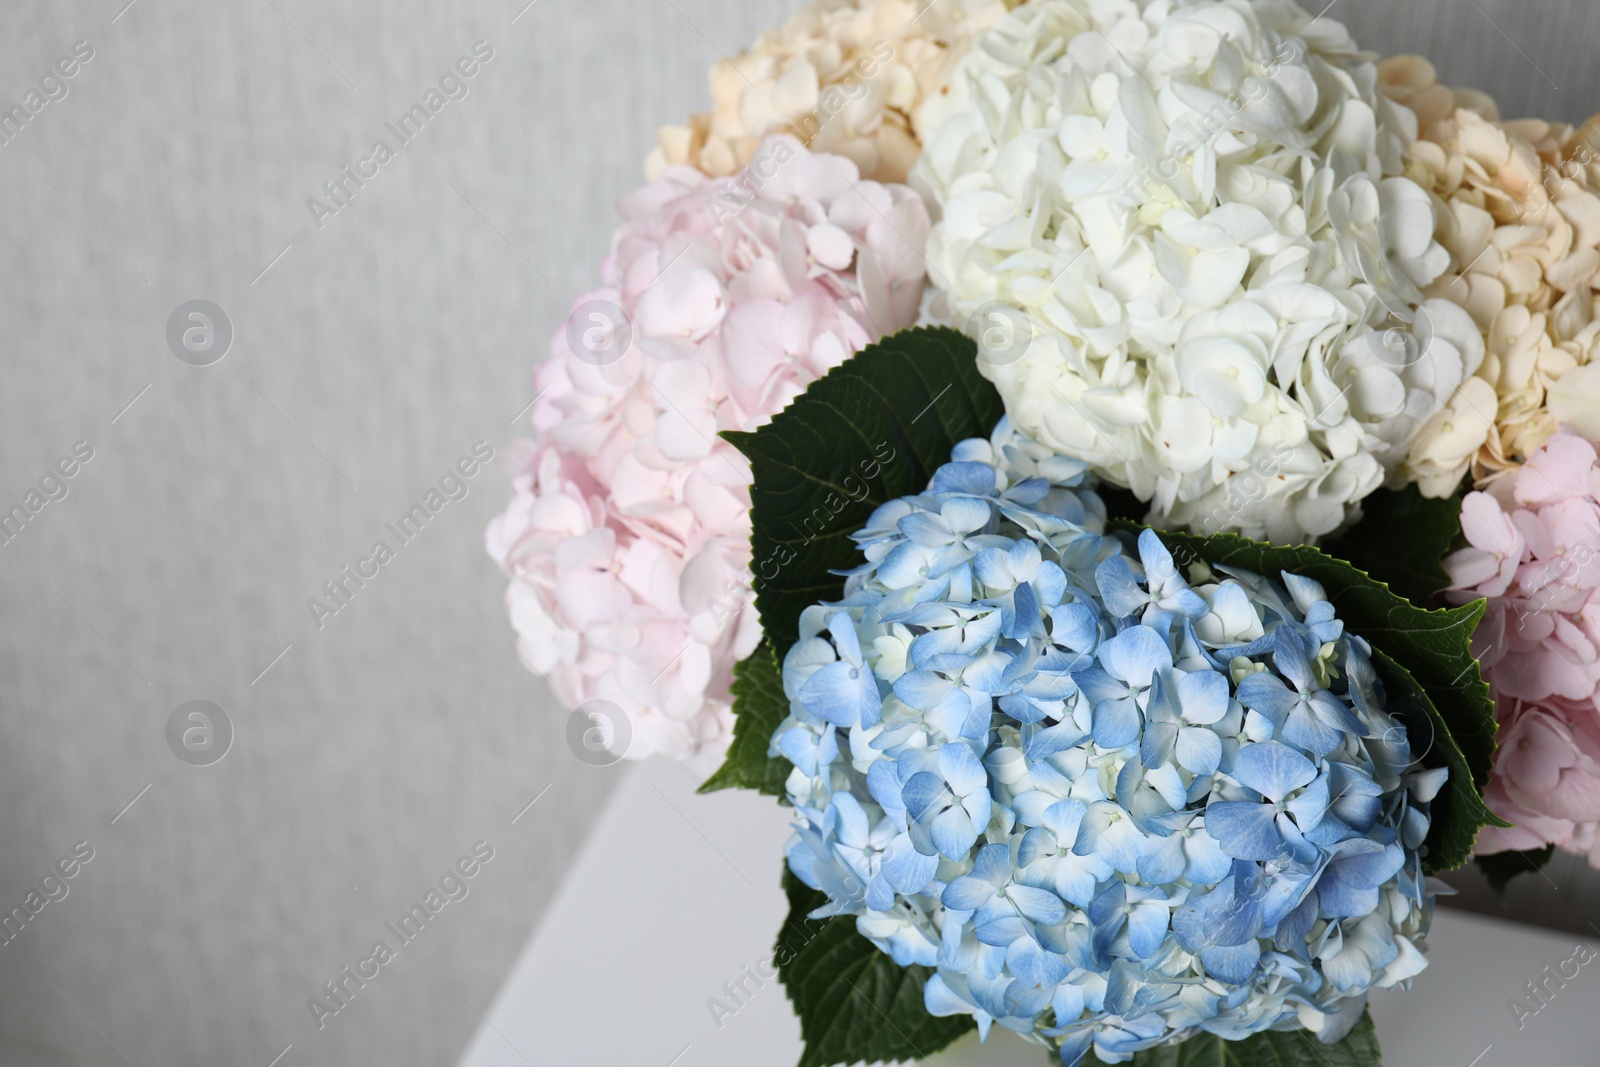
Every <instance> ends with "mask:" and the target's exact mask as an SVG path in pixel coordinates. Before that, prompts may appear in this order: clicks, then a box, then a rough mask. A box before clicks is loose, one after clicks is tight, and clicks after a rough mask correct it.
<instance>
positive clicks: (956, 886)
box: [939, 874, 995, 911]
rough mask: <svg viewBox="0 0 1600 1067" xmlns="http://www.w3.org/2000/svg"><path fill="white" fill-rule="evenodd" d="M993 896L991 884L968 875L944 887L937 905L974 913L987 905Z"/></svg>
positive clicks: (993, 890) (993, 889) (993, 891)
mask: <svg viewBox="0 0 1600 1067" xmlns="http://www.w3.org/2000/svg"><path fill="white" fill-rule="evenodd" d="M994 894H995V887H994V886H993V885H992V884H991V883H989V882H987V881H985V880H983V879H982V878H978V877H975V876H973V875H970V874H968V875H963V876H962V877H960V878H957V879H956V880H955V881H953V882H951V883H950V884H949V885H947V886H945V887H944V893H943V894H941V895H940V897H939V903H941V904H943V905H944V906H945V907H947V908H958V909H960V910H962V911H974V910H976V909H978V908H981V907H983V906H984V905H985V904H987V903H989V901H990V900H991V899H993V897H994Z"/></svg>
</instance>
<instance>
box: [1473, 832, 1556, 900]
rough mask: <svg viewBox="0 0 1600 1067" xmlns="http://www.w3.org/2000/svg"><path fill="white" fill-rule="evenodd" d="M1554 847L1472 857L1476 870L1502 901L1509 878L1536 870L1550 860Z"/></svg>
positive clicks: (1509, 881)
mask: <svg viewBox="0 0 1600 1067" xmlns="http://www.w3.org/2000/svg"><path fill="white" fill-rule="evenodd" d="M1555 851H1556V847H1555V846H1554V845H1546V846H1544V848H1541V849H1538V850H1536V851H1533V852H1517V851H1515V850H1512V851H1509V852H1495V853H1492V854H1491V855H1488V856H1475V857H1473V858H1474V860H1475V862H1476V863H1477V864H1478V870H1480V871H1482V872H1483V876H1484V877H1485V878H1487V879H1488V880H1489V887H1490V888H1491V889H1493V890H1494V893H1495V896H1497V897H1499V898H1500V899H1501V900H1502V901H1504V900H1505V899H1506V886H1507V885H1509V884H1510V883H1511V879H1513V878H1515V877H1516V876H1517V875H1519V874H1527V873H1528V872H1529V871H1537V870H1539V869H1540V868H1542V867H1543V866H1544V865H1545V864H1547V863H1549V862H1550V857H1551V856H1553V855H1555Z"/></svg>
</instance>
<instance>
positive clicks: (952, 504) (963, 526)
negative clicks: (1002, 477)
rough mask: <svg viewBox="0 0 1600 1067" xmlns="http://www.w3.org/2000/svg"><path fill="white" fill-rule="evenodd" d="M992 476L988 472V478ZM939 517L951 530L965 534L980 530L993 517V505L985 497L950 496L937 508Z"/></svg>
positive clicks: (992, 475) (991, 473)
mask: <svg viewBox="0 0 1600 1067" xmlns="http://www.w3.org/2000/svg"><path fill="white" fill-rule="evenodd" d="M993 477H994V474H993V472H990V478H991V479H992V478H993ZM939 517H940V518H942V519H943V520H944V522H945V524H946V525H948V526H949V527H950V528H951V529H952V530H955V531H958V532H960V533H963V534H966V533H971V532H973V531H974V530H981V529H983V528H984V527H985V526H987V525H988V523H989V520H990V519H991V518H993V517H994V505H993V504H992V503H990V502H989V501H988V500H987V499H975V498H973V497H970V496H958V497H952V498H950V499H948V500H946V501H945V502H944V504H943V505H941V506H940V508H939Z"/></svg>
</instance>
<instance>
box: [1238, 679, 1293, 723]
mask: <svg viewBox="0 0 1600 1067" xmlns="http://www.w3.org/2000/svg"><path fill="white" fill-rule="evenodd" d="M1235 695H1236V696H1237V697H1238V698H1239V703H1241V704H1243V705H1244V706H1245V707H1247V708H1249V709H1250V710H1251V711H1254V712H1259V713H1260V714H1262V715H1265V716H1266V717H1267V718H1268V719H1270V720H1272V724H1273V725H1274V726H1281V725H1282V724H1283V720H1284V718H1285V717H1286V716H1287V715H1288V714H1289V712H1290V711H1291V710H1293V709H1294V708H1295V707H1296V706H1297V705H1298V704H1299V703H1300V698H1299V697H1298V696H1296V695H1295V694H1294V693H1292V692H1290V691H1289V687H1288V686H1286V685H1284V684H1283V681H1282V679H1280V678H1277V677H1275V676H1274V675H1271V674H1268V673H1267V672H1266V671H1257V672H1256V673H1255V674H1251V675H1247V676H1246V677H1245V679H1244V681H1242V682H1240V683H1239V688H1238V690H1237V691H1236V693H1235Z"/></svg>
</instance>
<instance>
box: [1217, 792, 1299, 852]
mask: <svg viewBox="0 0 1600 1067" xmlns="http://www.w3.org/2000/svg"><path fill="white" fill-rule="evenodd" d="M1205 818H1206V830H1207V831H1208V832H1209V833H1210V834H1211V836H1212V837H1214V838H1215V839H1216V841H1217V844H1219V845H1221V846H1222V851H1224V852H1226V853H1227V854H1228V855H1230V856H1232V857H1233V858H1234V859H1240V860H1263V861H1264V860H1270V859H1276V858H1278V856H1279V854H1280V853H1281V852H1282V851H1283V834H1281V833H1280V832H1279V831H1278V825H1277V813H1276V812H1274V811H1273V810H1272V806H1271V805H1270V804H1253V803H1250V802H1249V801H1232V800H1219V801H1215V802H1213V803H1212V804H1211V805H1210V806H1209V807H1207V808H1206V816H1205Z"/></svg>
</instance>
